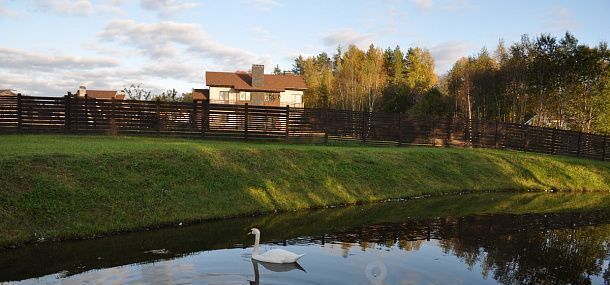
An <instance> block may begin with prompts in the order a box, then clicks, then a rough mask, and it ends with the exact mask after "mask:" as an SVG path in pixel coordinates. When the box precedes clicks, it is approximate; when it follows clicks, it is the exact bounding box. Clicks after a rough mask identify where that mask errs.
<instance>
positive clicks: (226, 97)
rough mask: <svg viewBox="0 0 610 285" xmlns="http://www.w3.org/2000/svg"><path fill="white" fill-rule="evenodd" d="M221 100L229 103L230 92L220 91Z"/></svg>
mask: <svg viewBox="0 0 610 285" xmlns="http://www.w3.org/2000/svg"><path fill="white" fill-rule="evenodd" d="M220 100H222V101H225V102H226V101H229V91H220Z"/></svg>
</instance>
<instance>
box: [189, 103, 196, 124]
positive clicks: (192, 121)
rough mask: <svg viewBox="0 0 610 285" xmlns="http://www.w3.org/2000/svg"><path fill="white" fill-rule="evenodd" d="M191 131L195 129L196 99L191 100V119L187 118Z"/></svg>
mask: <svg viewBox="0 0 610 285" xmlns="http://www.w3.org/2000/svg"><path fill="white" fill-rule="evenodd" d="M189 123H190V126H189V129H191V131H196V130H197V100H193V112H192V113H191V119H190V120H189Z"/></svg>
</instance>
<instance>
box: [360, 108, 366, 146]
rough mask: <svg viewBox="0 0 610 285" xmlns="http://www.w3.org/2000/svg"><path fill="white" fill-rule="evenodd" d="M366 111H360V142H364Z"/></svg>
mask: <svg viewBox="0 0 610 285" xmlns="http://www.w3.org/2000/svg"><path fill="white" fill-rule="evenodd" d="M365 130H366V111H362V129H361V130H360V131H361V134H360V136H362V143H366V133H365Z"/></svg>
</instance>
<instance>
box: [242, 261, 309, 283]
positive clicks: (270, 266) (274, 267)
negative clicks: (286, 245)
mask: <svg viewBox="0 0 610 285" xmlns="http://www.w3.org/2000/svg"><path fill="white" fill-rule="evenodd" d="M259 264H260V265H262V266H263V267H264V268H265V269H267V270H269V271H272V272H278V273H279V272H289V271H292V270H301V271H303V272H305V273H307V270H305V268H303V267H302V266H301V265H300V264H299V263H297V262H295V263H283V264H278V263H267V262H260V261H256V260H254V259H252V268H253V269H254V281H252V280H248V281H249V282H250V284H251V285H259V284H260V273H259V272H258V265H259Z"/></svg>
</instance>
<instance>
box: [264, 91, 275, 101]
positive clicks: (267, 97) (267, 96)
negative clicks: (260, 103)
mask: <svg viewBox="0 0 610 285" xmlns="http://www.w3.org/2000/svg"><path fill="white" fill-rule="evenodd" d="M273 101H275V94H273V93H265V102H273Z"/></svg>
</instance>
